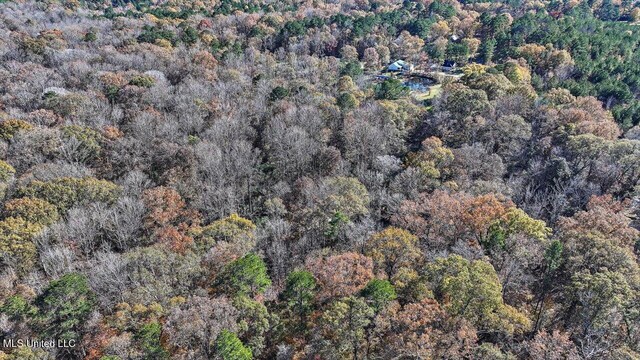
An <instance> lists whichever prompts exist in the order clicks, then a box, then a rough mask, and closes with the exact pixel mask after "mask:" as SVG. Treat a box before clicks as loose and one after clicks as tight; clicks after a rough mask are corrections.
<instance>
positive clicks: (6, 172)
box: [0, 160, 16, 182]
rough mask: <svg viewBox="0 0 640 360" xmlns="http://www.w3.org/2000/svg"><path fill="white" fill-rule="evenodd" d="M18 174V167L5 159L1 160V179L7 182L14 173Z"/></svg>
mask: <svg viewBox="0 0 640 360" xmlns="http://www.w3.org/2000/svg"><path fill="white" fill-rule="evenodd" d="M15 174H16V169H14V168H13V166H11V165H9V164H7V163H6V162H5V161H2V160H0V181H1V182H7V181H9V180H10V179H11V178H12V177H13V175H15Z"/></svg>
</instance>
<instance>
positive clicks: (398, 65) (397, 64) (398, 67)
mask: <svg viewBox="0 0 640 360" xmlns="http://www.w3.org/2000/svg"><path fill="white" fill-rule="evenodd" d="M387 70H389V71H413V65H412V64H409V63H408V62H406V61H404V60H396V61H394V62H392V63H391V64H390V65H389V66H388V67H387Z"/></svg>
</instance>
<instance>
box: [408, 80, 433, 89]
mask: <svg viewBox="0 0 640 360" xmlns="http://www.w3.org/2000/svg"><path fill="white" fill-rule="evenodd" d="M430 85H431V81H429V80H426V79H421V78H411V79H409V80H407V81H405V82H404V86H406V87H408V88H409V89H411V90H413V91H422V92H427V91H429V86H430Z"/></svg>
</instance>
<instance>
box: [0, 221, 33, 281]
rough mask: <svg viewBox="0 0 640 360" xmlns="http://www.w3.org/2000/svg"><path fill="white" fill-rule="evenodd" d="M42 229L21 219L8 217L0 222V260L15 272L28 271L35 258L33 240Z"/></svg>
mask: <svg viewBox="0 0 640 360" xmlns="http://www.w3.org/2000/svg"><path fill="white" fill-rule="evenodd" d="M41 230H42V227H41V226H40V225H38V224H34V223H31V222H28V221H26V220H25V219H22V218H14V217H9V218H6V219H4V220H2V221H0V259H1V260H2V262H3V263H5V264H6V265H9V266H13V267H14V268H15V269H16V270H18V271H20V272H22V271H28V270H29V269H31V267H32V266H33V264H34V262H35V258H36V246H35V244H34V243H33V238H34V237H35V236H36V235H37V234H38V233H40V231H41Z"/></svg>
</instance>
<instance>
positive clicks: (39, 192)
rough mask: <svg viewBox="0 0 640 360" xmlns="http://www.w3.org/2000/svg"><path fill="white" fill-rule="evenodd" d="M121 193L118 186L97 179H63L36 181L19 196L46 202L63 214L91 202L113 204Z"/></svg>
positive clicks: (20, 190)
mask: <svg viewBox="0 0 640 360" xmlns="http://www.w3.org/2000/svg"><path fill="white" fill-rule="evenodd" d="M119 193H120V187H119V186H118V185H116V184H114V183H112V182H110V181H107V180H98V179H96V178H82V179H78V178H61V179H56V180H52V181H47V182H44V181H37V180H36V181H32V182H31V183H30V184H29V185H27V186H25V187H21V188H19V189H18V194H19V195H21V196H26V197H34V198H38V199H42V200H46V201H48V202H49V203H51V204H54V205H55V206H56V207H57V208H58V211H59V212H61V213H64V212H66V211H67V210H69V209H70V208H72V207H73V206H76V205H82V204H87V203H91V202H106V203H113V202H114V201H116V199H117V198H118V195H119Z"/></svg>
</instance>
